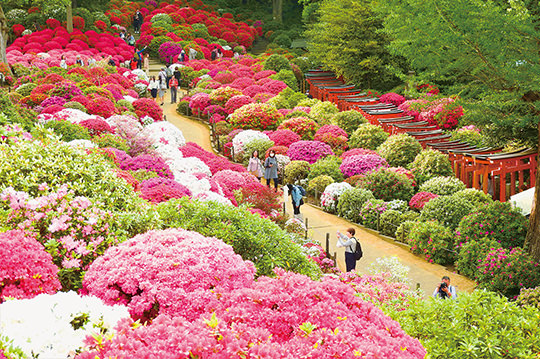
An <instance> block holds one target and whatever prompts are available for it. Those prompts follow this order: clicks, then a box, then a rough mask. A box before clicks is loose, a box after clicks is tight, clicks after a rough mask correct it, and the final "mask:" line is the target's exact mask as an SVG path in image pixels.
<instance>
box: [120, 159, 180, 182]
mask: <svg viewBox="0 0 540 359" xmlns="http://www.w3.org/2000/svg"><path fill="white" fill-rule="evenodd" d="M119 161H121V162H119ZM117 163H118V164H119V167H120V168H121V169H123V170H126V171H137V170H140V169H144V170H146V171H152V172H155V173H157V175H158V176H160V177H166V178H173V177H174V176H173V174H172V172H171V169H170V168H169V165H168V164H166V163H165V161H164V160H163V159H162V158H161V157H158V156H152V155H139V156H136V157H133V158H132V157H129V156H128V157H125V158H122V159H120V158H118V157H117Z"/></svg>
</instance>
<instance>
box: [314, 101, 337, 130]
mask: <svg viewBox="0 0 540 359" xmlns="http://www.w3.org/2000/svg"><path fill="white" fill-rule="evenodd" d="M338 112H339V109H338V108H337V106H336V105H335V104H334V103H332V102H330V101H320V102H317V103H316V104H315V105H313V106H312V107H311V111H310V112H309V117H311V118H312V119H314V120H315V121H317V122H318V123H319V124H321V125H327V124H330V123H331V119H332V117H334V115H335V114H337V113H338Z"/></svg>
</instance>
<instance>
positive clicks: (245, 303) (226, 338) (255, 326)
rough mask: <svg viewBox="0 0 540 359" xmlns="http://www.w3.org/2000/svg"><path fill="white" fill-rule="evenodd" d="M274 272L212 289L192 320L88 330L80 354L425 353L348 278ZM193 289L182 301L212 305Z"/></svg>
mask: <svg viewBox="0 0 540 359" xmlns="http://www.w3.org/2000/svg"><path fill="white" fill-rule="evenodd" d="M197 262H198V261H197ZM227 267H228V266H226V267H225V268H227ZM111 269H115V268H111ZM276 274H277V276H276V277H275V278H268V277H261V278H259V279H258V281H257V282H254V283H253V284H252V285H251V286H250V287H248V288H241V289H237V290H235V291H232V292H227V293H223V292H221V291H217V292H218V293H219V294H217V295H216V294H214V298H219V299H214V300H213V301H212V304H213V305H212V306H211V307H212V313H210V311H208V312H206V313H203V314H202V315H200V316H199V317H197V318H196V319H194V320H193V321H191V322H188V321H186V320H185V319H184V318H182V317H176V318H171V317H169V316H165V315H161V316H159V317H157V318H156V319H155V320H153V321H152V323H151V324H148V325H145V326H141V325H136V324H134V323H133V320H129V319H128V320H124V321H121V322H120V323H119V326H118V328H117V333H119V334H117V335H115V336H114V337H113V338H112V340H105V341H101V340H98V339H92V338H89V342H90V344H91V349H89V351H88V352H85V353H83V354H81V355H79V356H78V358H80V359H94V358H95V357H100V358H105V357H129V358H134V359H139V358H148V357H151V356H153V355H155V354H156V353H159V355H160V356H161V357H179V353H185V354H180V357H182V358H183V357H186V358H187V357H189V356H191V357H201V358H202V357H208V358H210V357H219V358H224V359H226V358H237V357H238V356H245V357H246V358H252V357H265V358H285V357H289V356H291V355H292V356H294V357H299V358H300V357H320V358H333V357H335V358H343V359H353V358H355V357H358V355H359V353H370V355H371V356H372V357H380V358H388V359H392V358H401V359H412V358H424V357H425V355H426V351H425V349H424V348H423V347H422V345H421V344H420V342H419V341H418V340H416V339H413V338H411V337H409V336H408V335H407V334H405V332H404V331H403V330H402V329H401V327H400V326H399V324H398V323H397V322H395V321H393V320H391V319H390V318H388V317H387V316H385V315H384V314H383V313H382V311H381V310H380V309H378V308H376V307H375V306H374V305H373V304H371V303H368V302H365V301H363V300H362V299H360V298H358V297H357V296H356V295H355V294H356V292H355V290H354V289H353V288H352V287H351V286H350V285H349V284H345V283H340V282H339V280H336V279H333V278H329V277H324V278H323V279H322V280H321V281H313V280H311V279H310V278H308V277H306V276H303V275H299V274H295V273H291V272H284V271H283V270H276ZM128 275H129V274H128ZM103 277H105V276H103ZM158 293H159V292H158ZM183 296H184V295H183V293H182V297H183ZM192 297H194V299H197V300H196V302H195V303H193V304H192V303H186V304H187V305H189V304H191V305H190V306H191V307H192V306H194V305H196V304H198V303H200V304H201V306H204V307H210V305H208V304H207V303H205V302H204V301H202V299H206V297H205V296H202V295H201V296H195V295H193V296H192ZM199 298H201V299H199ZM203 343H204V344H203ZM360 355H361V354H360Z"/></svg>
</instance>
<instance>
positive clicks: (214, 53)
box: [210, 47, 223, 61]
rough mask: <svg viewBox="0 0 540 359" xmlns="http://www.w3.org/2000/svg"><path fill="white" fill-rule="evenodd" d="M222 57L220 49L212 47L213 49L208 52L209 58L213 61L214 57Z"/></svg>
mask: <svg viewBox="0 0 540 359" xmlns="http://www.w3.org/2000/svg"><path fill="white" fill-rule="evenodd" d="M222 57H223V52H222V51H221V49H220V48H215V47H214V49H213V50H212V52H211V53H210V58H211V59H212V61H214V60H215V59H221V58H222Z"/></svg>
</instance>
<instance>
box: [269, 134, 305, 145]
mask: <svg viewBox="0 0 540 359" xmlns="http://www.w3.org/2000/svg"><path fill="white" fill-rule="evenodd" d="M268 137H269V138H270V139H271V140H272V141H274V144H275V145H276V146H285V147H289V146H290V145H292V144H293V143H295V142H298V141H300V139H301V138H300V135H298V134H297V133H296V132H293V131H291V130H277V131H273V132H272V133H270V134H269V135H268Z"/></svg>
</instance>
